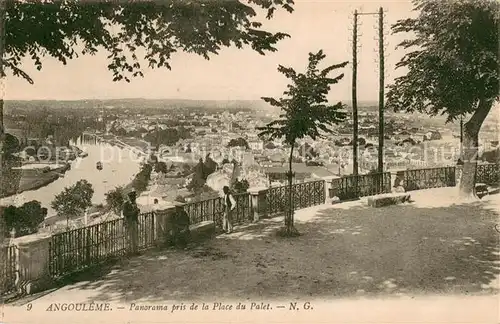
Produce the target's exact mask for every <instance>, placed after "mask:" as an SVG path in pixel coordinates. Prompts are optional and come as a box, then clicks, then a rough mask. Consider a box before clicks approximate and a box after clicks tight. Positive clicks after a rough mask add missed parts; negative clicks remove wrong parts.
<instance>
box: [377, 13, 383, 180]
mask: <svg viewBox="0 0 500 324" xmlns="http://www.w3.org/2000/svg"><path fill="white" fill-rule="evenodd" d="M378 14H379V16H378V37H379V39H378V54H379V73H380V75H379V94H378V172H379V173H382V172H384V9H382V7H380V9H379V13H378Z"/></svg>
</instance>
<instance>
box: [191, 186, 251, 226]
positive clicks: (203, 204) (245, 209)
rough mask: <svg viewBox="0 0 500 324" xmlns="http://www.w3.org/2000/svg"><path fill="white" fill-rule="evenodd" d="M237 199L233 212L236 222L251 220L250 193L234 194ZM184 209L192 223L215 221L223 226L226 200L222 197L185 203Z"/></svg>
mask: <svg viewBox="0 0 500 324" xmlns="http://www.w3.org/2000/svg"><path fill="white" fill-rule="evenodd" d="M233 197H234V200H235V201H236V208H235V210H234V212H233V222H234V224H240V223H245V222H248V221H251V220H252V219H253V218H251V217H252V215H251V209H252V205H251V199H250V194H249V193H246V192H245V193H239V194H234V195H233ZM184 210H185V211H186V212H187V214H188V215H189V219H190V222H191V224H198V223H201V222H204V221H213V222H215V223H216V224H217V225H218V226H222V225H221V224H222V217H223V215H224V201H223V198H221V197H216V198H212V199H207V200H202V201H196V202H192V203H188V204H186V205H184Z"/></svg>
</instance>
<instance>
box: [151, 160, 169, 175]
mask: <svg viewBox="0 0 500 324" xmlns="http://www.w3.org/2000/svg"><path fill="white" fill-rule="evenodd" d="M154 170H155V172H156V173H160V172H161V173H167V172H168V168H167V164H166V163H165V162H163V161H160V162H156V163H155V169H154Z"/></svg>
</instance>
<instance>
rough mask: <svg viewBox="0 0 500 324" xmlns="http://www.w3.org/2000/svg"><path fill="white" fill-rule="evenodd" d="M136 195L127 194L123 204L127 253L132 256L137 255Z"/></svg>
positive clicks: (137, 213) (137, 210) (137, 218)
mask: <svg viewBox="0 0 500 324" xmlns="http://www.w3.org/2000/svg"><path fill="white" fill-rule="evenodd" d="M136 197H137V195H136V193H135V191H131V192H129V194H128V200H127V201H126V202H125V203H124V204H123V212H122V213H123V218H124V220H125V222H124V224H125V228H126V231H127V234H128V238H129V246H128V248H129V253H130V254H132V255H135V254H138V241H139V233H138V221H139V212H140V211H139V207H138V206H137V202H136Z"/></svg>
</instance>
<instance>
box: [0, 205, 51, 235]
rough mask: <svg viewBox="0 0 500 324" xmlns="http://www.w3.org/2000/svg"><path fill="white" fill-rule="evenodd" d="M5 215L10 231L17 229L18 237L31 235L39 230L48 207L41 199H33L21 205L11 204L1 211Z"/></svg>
mask: <svg viewBox="0 0 500 324" xmlns="http://www.w3.org/2000/svg"><path fill="white" fill-rule="evenodd" d="M0 212H2V213H3V215H4V217H5V223H6V227H7V230H8V231H11V230H12V229H15V230H16V237H19V236H24V235H29V234H33V233H36V232H37V231H38V226H39V225H40V223H41V222H43V220H44V219H45V217H46V216H47V208H44V207H42V205H41V204H40V202H39V201H36V200H32V201H29V202H27V203H24V204H23V205H22V206H21V207H15V206H9V207H6V208H2V210H1V211H0Z"/></svg>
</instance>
